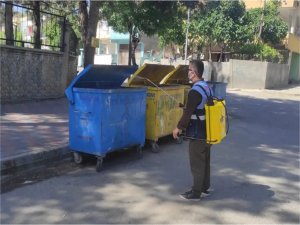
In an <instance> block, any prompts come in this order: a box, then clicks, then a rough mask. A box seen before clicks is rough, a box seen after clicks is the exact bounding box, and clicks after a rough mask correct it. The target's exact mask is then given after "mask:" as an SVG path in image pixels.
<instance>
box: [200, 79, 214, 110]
mask: <svg viewBox="0 0 300 225" xmlns="http://www.w3.org/2000/svg"><path fill="white" fill-rule="evenodd" d="M196 86H198V87H200V88H201V89H202V91H203V92H204V93H205V95H206V98H207V105H209V106H212V105H214V100H213V95H212V93H211V89H210V87H208V89H209V96H208V94H207V93H206V91H205V89H204V87H202V85H200V84H196Z"/></svg>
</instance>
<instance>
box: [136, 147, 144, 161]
mask: <svg viewBox="0 0 300 225" xmlns="http://www.w3.org/2000/svg"><path fill="white" fill-rule="evenodd" d="M136 155H137V158H138V159H141V158H143V148H142V147H141V146H137V147H136Z"/></svg>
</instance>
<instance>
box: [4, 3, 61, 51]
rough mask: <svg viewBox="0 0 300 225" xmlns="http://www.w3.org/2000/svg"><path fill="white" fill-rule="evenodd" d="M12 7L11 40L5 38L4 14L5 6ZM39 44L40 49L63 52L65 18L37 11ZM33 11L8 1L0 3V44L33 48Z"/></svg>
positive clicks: (34, 26)
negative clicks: (38, 17)
mask: <svg viewBox="0 0 300 225" xmlns="http://www.w3.org/2000/svg"><path fill="white" fill-rule="evenodd" d="M6 5H11V6H12V23H13V38H6V34H5V30H6V27H5V26H6V24H7V23H6V20H7V17H6V13H5V8H6V7H5V6H6ZM39 15H40V19H39V24H40V42H39V43H38V44H39V45H40V46H41V47H40V48H41V49H48V50H54V51H64V35H65V26H66V16H62V15H58V14H54V13H51V12H46V11H43V10H39ZM35 24H36V21H35V20H34V9H33V8H31V7H27V6H24V5H18V4H14V3H12V2H8V1H0V44H7V43H9V42H10V43H13V45H14V46H20V47H28V48H34V47H35V46H36V44H37V42H35V41H34V30H35V29H36V25H35Z"/></svg>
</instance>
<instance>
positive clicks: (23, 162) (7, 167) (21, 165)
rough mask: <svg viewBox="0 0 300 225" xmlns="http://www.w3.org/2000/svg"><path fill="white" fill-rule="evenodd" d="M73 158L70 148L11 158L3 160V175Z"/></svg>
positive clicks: (65, 147)
mask: <svg viewBox="0 0 300 225" xmlns="http://www.w3.org/2000/svg"><path fill="white" fill-rule="evenodd" d="M68 157H71V151H70V149H69V148H68V146H64V147H59V148H55V149H48V150H45V149H44V150H43V151H40V152H37V153H27V154H23V155H20V156H14V157H9V158H5V159H3V160H1V175H7V174H10V173H15V172H18V171H20V170H26V169H28V168H30V167H32V166H37V165H41V164H44V163H46V162H51V161H55V160H62V159H64V158H68Z"/></svg>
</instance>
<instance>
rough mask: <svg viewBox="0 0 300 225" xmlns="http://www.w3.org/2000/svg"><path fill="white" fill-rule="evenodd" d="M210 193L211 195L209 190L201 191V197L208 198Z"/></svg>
mask: <svg viewBox="0 0 300 225" xmlns="http://www.w3.org/2000/svg"><path fill="white" fill-rule="evenodd" d="M210 195H211V193H210V192H209V191H204V192H202V193H201V198H206V197H208V196H210Z"/></svg>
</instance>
